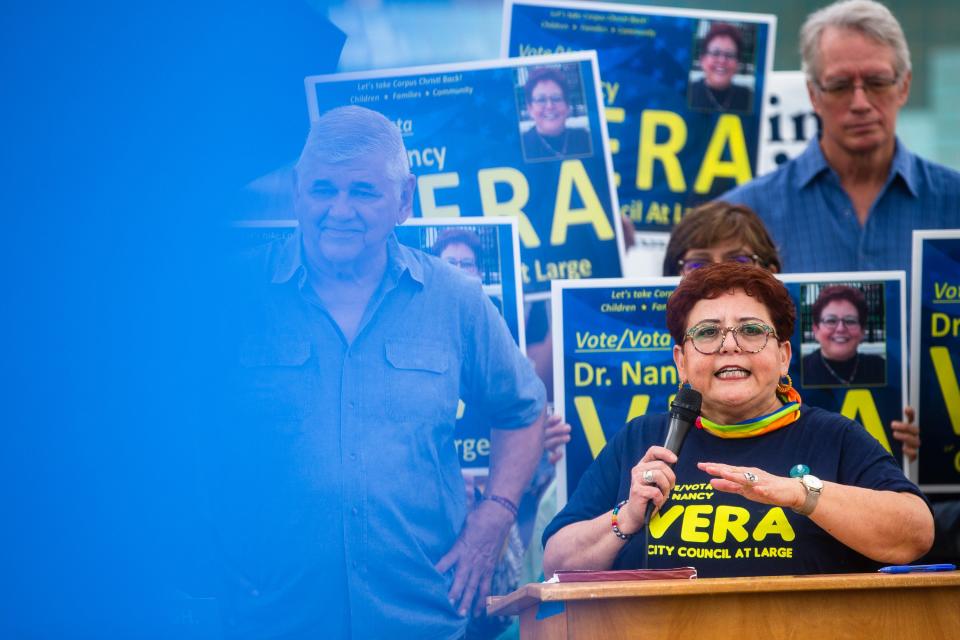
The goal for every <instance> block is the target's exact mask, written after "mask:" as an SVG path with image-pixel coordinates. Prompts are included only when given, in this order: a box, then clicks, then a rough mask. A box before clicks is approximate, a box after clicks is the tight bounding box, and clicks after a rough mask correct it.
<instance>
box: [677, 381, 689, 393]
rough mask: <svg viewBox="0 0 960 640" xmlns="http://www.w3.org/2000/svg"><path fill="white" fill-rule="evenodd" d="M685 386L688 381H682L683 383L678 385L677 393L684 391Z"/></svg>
mask: <svg viewBox="0 0 960 640" xmlns="http://www.w3.org/2000/svg"><path fill="white" fill-rule="evenodd" d="M685 384H687V381H686V380H681V381H680V384H678V385H677V393H680V392H681V391H683V385H685Z"/></svg>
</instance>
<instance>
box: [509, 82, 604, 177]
mask: <svg viewBox="0 0 960 640" xmlns="http://www.w3.org/2000/svg"><path fill="white" fill-rule="evenodd" d="M562 69H563V67H560V68H554V67H537V68H535V69H533V70H532V71H530V77H529V78H528V79H527V82H526V83H525V84H524V86H523V93H524V96H525V98H526V107H527V109H526V110H527V113H528V114H530V117H531V118H533V126H532V127H530V128H529V129H527V131H526V132H525V133H524V134H523V156H524V158H525V159H526V160H528V161H529V160H552V159H559V158H569V157H574V156H584V155H589V154H590V152H591V149H590V132H589V131H587V130H586V129H575V128H572V127H568V126H567V119H568V118H569V117H570V115H571V112H572V106H573V105H572V104H571V95H570V85H569V83H568V82H567V79H566V78H565V77H564V74H563V71H562Z"/></svg>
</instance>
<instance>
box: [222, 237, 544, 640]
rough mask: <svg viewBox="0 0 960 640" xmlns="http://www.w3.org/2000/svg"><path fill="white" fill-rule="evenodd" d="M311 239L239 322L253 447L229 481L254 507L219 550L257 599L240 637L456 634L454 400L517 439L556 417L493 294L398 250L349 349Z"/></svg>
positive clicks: (292, 251) (459, 487)
mask: <svg viewBox="0 0 960 640" xmlns="http://www.w3.org/2000/svg"><path fill="white" fill-rule="evenodd" d="M301 242H302V240H301V236H300V234H299V233H295V234H294V235H293V236H292V237H291V238H290V239H289V240H288V241H287V242H286V243H284V244H283V245H282V246H280V245H275V246H274V247H273V248H272V249H271V251H270V254H269V255H268V256H267V257H266V260H265V261H260V264H261V265H265V266H266V267H267V269H268V275H267V276H266V277H265V278H264V279H263V280H264V284H263V285H262V289H254V290H252V291H250V292H249V293H250V294H251V300H250V302H249V303H248V304H249V307H248V309H247V312H246V314H245V317H244V318H243V319H242V320H243V323H244V327H245V333H246V339H245V340H243V345H242V348H241V353H240V360H241V369H242V371H241V381H240V382H241V384H242V385H243V389H242V393H241V397H242V399H243V402H244V406H243V407H242V408H241V410H240V412H241V417H242V418H243V420H242V422H243V425H242V429H243V431H242V435H241V436H238V438H237V439H238V440H240V441H242V442H244V443H245V446H244V450H242V451H236V452H235V455H236V456H237V459H236V460H234V461H233V463H232V474H231V473H228V474H227V475H228V476H229V477H230V478H231V480H230V481H231V482H236V483H239V486H242V489H239V488H238V485H236V484H235V485H234V487H233V490H234V491H235V492H236V493H237V494H238V495H239V496H242V497H241V498H239V499H238V502H239V501H241V500H243V499H249V504H247V505H243V506H244V508H245V509H246V511H247V526H246V527H244V526H243V525H242V523H240V524H239V526H240V530H239V531H237V530H234V531H229V532H228V535H227V536H226V537H227V538H229V540H224V542H223V544H224V548H225V550H226V551H227V553H228V556H231V557H229V562H231V563H233V564H235V565H236V566H237V567H238V568H239V569H238V573H240V574H242V575H238V576H237V578H238V581H237V584H241V585H243V586H244V588H243V589H238V590H237V591H236V593H235V599H234V600H233V601H232V602H231V603H229V606H228V608H229V609H230V610H232V611H234V612H235V614H234V615H235V618H234V620H233V621H232V622H233V623H235V624H234V625H233V629H234V630H235V631H236V633H237V635H244V634H246V635H249V636H251V637H267V636H270V637H279V636H281V635H283V634H286V633H293V632H303V633H305V634H308V633H316V634H318V635H316V637H325V638H341V637H352V638H385V637H418V638H449V637H457V636H459V635H460V634H462V633H463V631H464V629H465V626H466V620H465V619H464V618H460V617H459V616H458V615H457V614H456V612H455V611H454V609H453V607H452V606H451V605H450V603H449V602H448V600H447V591H448V589H449V587H450V585H451V584H452V576H453V572H452V571H450V572H448V574H446V575H441V574H439V573H437V572H436V570H434V568H433V566H434V564H435V563H436V562H437V561H438V560H440V558H441V557H442V556H443V555H444V554H445V553H446V552H447V551H449V550H450V548H451V547H452V546H453V544H454V542H455V540H456V538H457V536H458V534H459V532H460V530H461V528H462V526H463V523H464V521H465V518H466V505H465V491H464V484H463V479H462V477H461V475H460V466H459V461H458V458H457V453H456V449H455V445H454V435H453V434H454V426H455V422H456V414H457V400H458V398H463V399H464V401H465V402H467V404H470V403H475V404H476V405H477V406H481V407H484V409H485V413H486V415H489V416H490V418H491V420H492V421H493V424H496V425H497V426H498V428H504V429H511V428H521V427H525V426H527V425H529V424H531V423H533V422H534V421H535V420H536V418H537V417H538V416H539V414H540V412H541V411H542V409H543V406H544V404H545V390H544V387H543V384H542V383H541V382H540V380H539V379H538V378H537V377H536V375H535V373H534V371H533V368H532V366H531V365H530V363H529V362H528V361H527V359H526V358H524V357H523V355H522V354H521V353H520V351H519V349H518V348H517V346H516V344H515V343H514V342H513V339H512V338H511V336H510V332H509V330H508V329H507V326H506V324H505V323H504V322H503V319H502V318H501V316H500V315H499V314H498V313H497V311H496V309H495V308H494V307H493V305H492V304H491V303H490V301H489V299H488V298H487V296H485V295H484V293H483V291H482V288H481V286H480V283H479V282H477V281H475V280H471V279H469V278H467V277H466V276H464V275H463V274H461V273H460V272H459V271H458V270H457V269H455V268H453V267H450V266H448V265H445V264H443V263H441V262H440V261H439V260H437V259H435V258H433V257H430V256H426V255H424V254H423V253H421V252H419V251H414V250H411V249H408V248H406V247H403V246H401V245H400V244H399V243H398V242H397V241H396V239H395V238H391V240H390V241H389V243H388V265H387V271H386V274H385V276H384V278H383V281H382V283H381V285H380V287H379V288H378V289H377V291H376V292H375V293H374V295H373V297H372V299H371V301H370V302H369V304H368V306H367V308H366V310H365V312H364V315H363V317H362V320H361V323H360V327H359V330H358V333H357V335H356V338H355V339H354V340H353V342H352V343H350V344H348V343H347V342H346V340H345V339H344V336H343V334H342V332H341V331H340V329H339V327H338V325H337V324H336V322H335V321H334V320H333V319H332V317H331V316H330V315H329V314H328V312H327V311H326V309H325V308H324V305H323V304H322V303H321V302H320V301H319V299H318V298H317V296H316V294H315V293H314V292H313V289H312V287H311V285H310V284H309V282H308V280H307V275H306V269H305V268H304V265H303V263H302V261H301ZM267 280H269V284H266V282H265V281H267ZM239 428H241V427H240V426H238V429H239ZM237 464H239V465H240V466H239V467H237ZM229 465H231V462H230V461H229V460H228V466H229ZM249 476H252V477H249ZM229 622H230V621H228V626H230V625H229ZM228 631H230V629H228ZM283 637H286V636H285V635H284V636H283ZM298 637H299V636H298Z"/></svg>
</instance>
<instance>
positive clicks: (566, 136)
mask: <svg viewBox="0 0 960 640" xmlns="http://www.w3.org/2000/svg"><path fill="white" fill-rule="evenodd" d="M534 131H537V130H536V129H534ZM537 137H538V138H540V142H542V143H543V146H544V147H545V148H546V149H549V150H550V151H551V152H553V155H554V156H556V157H558V158H562V157H564V156H565V155H567V145H568V144H569V143H570V132H569V131H567V130H566V129H564V130H563V135H562V136H556V138H557V139H559V138H560V137H562V138H563V146H562V147H560V149H559V150H558V149H557V148H556V147H555V146H553V145H552V144H551V143H550V140H548V139H547V138H545V137H544V136H543V134H542V133H540V132H539V131H537Z"/></svg>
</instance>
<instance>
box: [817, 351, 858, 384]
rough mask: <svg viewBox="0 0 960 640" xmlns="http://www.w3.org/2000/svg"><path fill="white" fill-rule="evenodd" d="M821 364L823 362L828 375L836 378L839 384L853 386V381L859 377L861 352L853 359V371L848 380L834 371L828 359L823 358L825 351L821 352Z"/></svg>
mask: <svg viewBox="0 0 960 640" xmlns="http://www.w3.org/2000/svg"><path fill="white" fill-rule="evenodd" d="M820 362H822V363H823V366H824V367H826V369H827V373H829V374H830V375H832V376H833V377H834V378H836V380H837V382H839V383H840V384H842V385H846V386H849V385H851V384H853V379H854V378H856V377H857V367H859V366H860V352H859V351H858V352H857V355H856V356H855V357H854V359H853V371H851V372H850V377H849V378H848V379H844V378H843V377H841V376H840V374H839V373H837V372H836V371H834V370H833V367H831V366H830V365H829V364H827V359H826V358H825V357H824V356H823V351H820Z"/></svg>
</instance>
